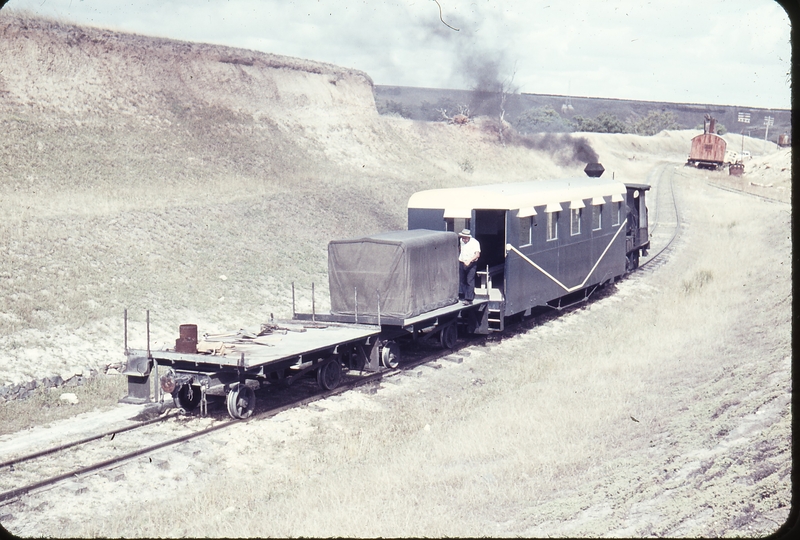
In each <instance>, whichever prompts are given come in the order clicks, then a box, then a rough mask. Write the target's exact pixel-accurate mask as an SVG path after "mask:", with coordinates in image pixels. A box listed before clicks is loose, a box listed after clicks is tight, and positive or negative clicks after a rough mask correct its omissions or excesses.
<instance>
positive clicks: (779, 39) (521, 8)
mask: <svg viewBox="0 0 800 540" xmlns="http://www.w3.org/2000/svg"><path fill="white" fill-rule="evenodd" d="M438 3H439V4H440V5H441V9H442V12H441V19H440V13H439V6H437V3H436V2H434V1H433V0H394V1H381V0H371V1H369V2H365V1H363V0H209V1H206V2H196V1H193V0H163V1H151V0H137V1H136V2H130V1H129V0H84V1H79V0H44V1H43V0H11V1H10V2H9V3H8V4H7V6H6V8H4V9H8V8H27V9H28V10H30V11H32V12H33V13H40V14H43V15H48V16H57V17H61V18H63V19H65V20H67V21H71V22H75V23H78V24H88V25H94V26H102V27H107V28H111V29H116V30H123V31H127V32H136V33H141V34H146V35H154V36H159V37H172V38H175V39H181V40H189V41H198V42H207V43H217V44H226V45H232V46H236V47H246V48H257V49H258V50H263V51H266V52H271V53H275V54H284V55H289V56H296V57H301V58H308V59H312V60H318V61H322V62H329V63H334V64H338V65H342V66H346V67H352V68H356V69H360V70H363V71H366V72H367V73H368V74H369V75H370V76H371V77H372V79H373V80H374V81H375V82H376V84H391V85H405V86H422V87H439V88H475V87H481V88H482V87H485V86H491V84H492V83H496V82H498V81H502V80H505V79H508V78H509V77H510V76H511V75H512V74H514V83H515V84H516V85H518V86H519V87H520V88H521V90H522V91H524V92H531V93H555V94H565V93H567V92H571V93H572V94H574V95H585V96H600V97H612V98H624V99H639V100H658V101H691V102H700V103H721V104H741V105H751V106H766V107H783V108H788V107H790V89H789V85H788V82H787V80H786V73H787V72H788V71H789V69H790V68H789V65H790V59H791V49H790V44H789V33H790V25H789V20H788V17H787V16H786V14H785V13H784V12H783V10H782V8H781V7H780V6H779V5H778V4H777V3H775V2H774V1H773V0H704V1H702V2H698V1H696V0H670V1H669V2H662V1H657V0H651V1H649V2H648V1H642V0H615V1H614V2H598V1H596V0H570V1H566V2H565V1H558V2H557V1H553V0H504V1H502V2H501V1H495V0H471V1H469V2H464V1H456V0H438ZM442 19H443V20H444V21H445V22H446V23H447V24H449V25H451V26H453V27H455V28H458V31H455V30H453V29H451V28H448V26H446V25H445V24H444V23H443V22H442ZM736 81H738V83H737V82H736Z"/></svg>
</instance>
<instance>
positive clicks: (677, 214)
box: [639, 168, 682, 268]
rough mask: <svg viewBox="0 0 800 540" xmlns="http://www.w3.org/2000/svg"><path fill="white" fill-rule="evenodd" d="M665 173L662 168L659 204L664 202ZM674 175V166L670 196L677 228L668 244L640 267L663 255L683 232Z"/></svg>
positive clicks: (671, 174)
mask: <svg viewBox="0 0 800 540" xmlns="http://www.w3.org/2000/svg"><path fill="white" fill-rule="evenodd" d="M663 175H664V170H663V169H662V172H661V174H660V175H659V188H658V189H659V197H658V205H659V206H660V205H661V203H662V200H661V177H663ZM674 175H675V170H674V168H672V169H670V175H669V193H670V196H671V197H672V209H673V210H674V211H675V230H674V231H673V232H672V237H671V238H670V239H669V241H667V243H666V245H664V247H662V248H661V249H660V250H658V251H657V252H656V253H655V254H654V255H651V256H650V258H649V259H647V260H646V261H645V262H643V263H642V264H640V265H639V268H644V267H645V266H647V265H648V264H650V263H651V262H653V261H655V260H656V259H658V258H659V256H661V254H662V253H664V252H665V251H666V250H667V249H668V248H669V247H670V246H671V245H672V243H673V242H674V241H675V239H676V238H677V237H678V234H680V232H681V228H682V223H681V215H680V212H679V211H678V200H677V199H676V197H675V183H674V181H673V176H674ZM658 223H659V222H658V221H657V222H656V224H658ZM653 229H654V230H655V227H653Z"/></svg>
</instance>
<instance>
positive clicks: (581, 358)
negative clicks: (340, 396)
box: [72, 177, 791, 537]
mask: <svg viewBox="0 0 800 540" xmlns="http://www.w3.org/2000/svg"><path fill="white" fill-rule="evenodd" d="M691 181H693V180H692V179H689V178H686V177H684V178H683V179H682V180H681V182H682V183H683V189H687V190H690V191H693V190H692V188H691V186H690V182H691ZM697 195H698V194H697V193H695V194H694V196H695V197H696V196H697ZM706 197H707V196H706ZM708 201H709V199H708V198H704V199H703V200H702V201H700V202H696V203H694V204H692V202H691V200H689V199H688V198H687V199H686V200H685V203H686V204H687V205H689V211H690V212H692V213H694V219H693V221H692V225H691V228H690V230H689V231H688V233H687V235H688V236H689V238H690V239H691V240H689V239H686V240H685V243H684V245H683V247H682V248H681V250H680V253H679V254H677V255H675V256H674V260H673V261H672V262H671V264H670V265H668V266H666V267H663V269H662V270H660V271H659V272H658V273H657V274H654V275H651V276H647V277H641V276H637V277H634V278H631V279H629V280H628V281H626V282H624V283H623V284H621V285H620V286H619V289H620V290H619V291H618V292H617V294H614V295H611V296H609V297H607V298H604V299H602V300H600V301H598V302H596V303H594V304H592V305H591V306H589V307H587V308H585V309H583V310H580V311H579V312H576V313H573V314H570V315H568V316H565V317H563V318H560V319H557V320H555V321H551V322H548V323H546V324H545V325H543V326H541V327H534V328H532V329H531V330H530V331H528V332H527V333H523V334H518V335H515V336H513V337H510V338H507V339H504V340H503V341H502V342H499V343H493V344H489V345H488V346H486V347H485V348H481V349H474V350H473V351H472V354H471V355H470V356H469V357H467V358H466V361H465V363H464V364H460V365H449V364H448V365H447V369H442V370H430V369H427V370H426V368H419V370H420V371H422V372H423V375H422V377H421V378H415V377H411V378H409V379H408V381H407V382H405V383H404V382H402V381H401V382H388V383H384V385H383V387H382V388H381V389H380V390H378V392H377V393H376V394H374V395H370V394H369V393H367V394H364V395H362V396H361V397H351V398H349V399H350V400H351V401H350V402H348V401H347V399H344V400H343V401H344V403H343V404H340V405H338V406H331V407H332V410H328V411H323V412H320V411H319V410H317V411H316V412H314V411H307V410H306V411H294V412H292V413H288V416H289V417H290V418H288V419H287V420H285V422H286V423H289V424H291V425H293V426H296V427H295V428H293V431H292V432H291V433H292V435H291V438H290V437H289V436H287V435H288V434H287V433H286V432H285V431H284V432H282V433H281V432H280V431H279V430H281V427H280V426H282V425H285V424H282V423H280V422H276V421H270V422H259V423H258V424H251V425H248V426H247V427H246V428H243V430H242V433H241V434H240V436H241V439H242V440H239V441H236V442H234V441H229V444H231V445H233V447H232V448H231V450H230V451H231V455H236V460H237V461H238V462H240V463H242V464H243V465H242V466H238V467H237V466H235V465H233V464H231V465H230V466H229V467H228V468H225V469H224V470H219V471H215V472H212V473H211V474H210V475H209V476H208V477H207V478H205V479H202V480H198V481H197V482H194V483H192V489H193V490H194V493H195V495H186V496H184V497H182V498H181V500H177V501H173V502H172V503H171V504H170V505H169V506H168V507H161V506H159V505H156V506H155V507H154V506H153V505H152V503H151V500H150V498H149V497H148V496H147V495H146V494H142V497H144V498H145V500H144V501H142V502H140V503H136V504H134V505H133V506H132V507H130V508H129V509H127V510H126V513H123V514H122V515H121V516H120V517H122V518H123V519H122V520H120V521H118V522H116V525H115V524H105V523H104V524H103V527H104V528H103V531H104V533H105V534H110V535H111V536H116V535H131V534H132V535H135V536H150V535H164V534H166V535H167V536H185V535H189V536H191V535H197V534H203V535H209V536H340V535H341V536H355V537H361V536H433V537H440V536H475V535H478V536H482V535H490V536H494V535H500V536H505V535H522V536H528V535H530V534H532V533H530V531H531V530H537V531H538V533H539V534H541V532H542V531H545V532H546V531H548V530H550V531H552V533H553V534H557V535H561V534H568V533H567V532H566V531H567V529H563V528H558V527H559V526H558V525H555V524H554V525H551V528H550V529H548V528H547V526H544V529H535V527H536V526H537V524H541V523H543V522H547V520H548V519H552V520H556V522H560V523H568V522H570V521H571V520H572V521H573V522H577V523H580V520H579V519H577V517H578V515H579V514H580V511H581V510H583V509H586V508H587V507H588V506H590V505H596V504H598V501H597V498H598V497H601V496H602V497H603V499H602V500H603V501H605V502H606V503H608V502H611V503H613V504H615V505H619V504H621V503H622V501H624V500H626V499H627V500H630V501H631V504H634V502H635V501H638V500H647V501H651V502H650V503H648V504H656V506H657V508H658V509H659V510H658V511H659V512H666V513H667V517H664V518H662V519H659V518H658V515H659V514H658V512H655V513H653V514H652V515H650V516H649V517H647V516H645V517H644V518H643V519H642V523H644V524H645V525H640V526H639V529H637V530H636V531H629V533H630V534H634V535H638V534H642V531H646V530H650V531H651V532H650V533H649V534H657V535H662V534H666V535H669V534H670V530H679V529H676V527H679V526H680V524H681V523H682V521H681V519H680V518H678V519H675V518H674V517H672V516H680V515H691V514H692V512H693V506H694V505H701V504H703V501H712V500H713V503H712V504H714V508H715V509H716V513H715V516H717V517H718V518H719V519H722V520H723V522H725V521H724V520H726V519H727V520H729V521H727V522H725V523H726V525H720V526H719V527H720V528H718V529H717V528H714V526H712V525H710V524H705V525H703V526H700V527H699V528H697V529H690V530H689V531H688V534H690V535H694V534H704V532H703V531H705V532H706V533H708V532H709V531H713V532H714V534H717V533H722V534H725V531H736V530H738V531H746V530H747V529H746V526H747V525H748V524H752V522H753V519H754V518H753V516H755V515H757V514H759V513H764V512H767V511H770V510H774V509H775V508H776V506H775V505H776V504H788V500H789V499H788V498H789V491H788V489H787V488H785V487H784V488H781V487H780V482H779V480H778V479H779V478H780V475H785V474H787V471H788V470H790V467H791V465H790V462H789V461H788V460H787V459H788V455H787V454H786V453H785V452H786V450H785V449H784V450H783V452H784V454H783V456H784V458H783V459H784V461H783V462H782V464H781V465H776V464H775V463H774V462H769V463H762V464H760V465H759V458H758V456H757V455H752V449H748V448H745V449H744V454H729V455H726V456H725V457H724V458H723V459H722V460H720V459H713V458H711V459H706V461H704V464H705V465H703V466H701V468H700V469H699V470H698V472H697V473H695V480H694V482H695V483H694V484H692V483H689V484H684V485H682V486H678V487H676V488H674V489H677V490H678V491H675V492H674V493H679V494H680V495H679V496H677V498H678V499H679V500H683V501H684V502H683V503H680V502H679V501H678V500H675V497H670V498H669V499H668V500H667V501H664V500H662V499H660V496H661V492H660V491H658V487H657V486H658V484H652V483H651V482H652V478H653V477H656V478H658V475H659V474H662V475H663V473H660V471H661V469H662V468H664V467H669V464H670V463H673V462H676V460H677V461H680V460H681V459H682V458H681V455H682V454H683V453H690V452H691V451H692V449H697V448H712V447H714V445H715V444H716V443H717V441H718V439H717V437H714V436H713V433H719V429H720V427H723V428H724V426H729V428H728V429H730V428H733V427H734V426H736V425H737V419H738V418H740V417H741V415H742V414H743V409H744V407H745V406H751V407H752V406H753V404H752V403H750V404H747V401H748V395H752V392H753V391H755V390H757V389H758V387H759V386H761V385H762V384H763V381H764V377H765V376H766V374H768V373H771V372H772V370H774V367H775V366H776V365H777V364H778V363H779V360H780V359H781V358H782V357H783V356H784V355H786V354H787V352H788V351H789V350H790V348H789V335H788V330H786V329H788V326H787V324H788V318H789V315H790V313H789V311H788V309H786V307H784V308H781V309H780V310H779V311H777V312H775V313H774V314H771V313H761V314H757V315H755V316H754V315H753V314H752V313H751V312H749V311H748V309H747V303H748V302H750V301H751V300H752V298H753V294H755V295H756V296H759V297H760V298H762V300H764V301H767V300H768V298H771V299H773V300H774V299H775V297H776V296H779V295H776V294H774V293H772V294H771V295H770V294H769V288H770V286H769V285H768V284H765V283H758V282H757V281H754V280H753V279H752V276H754V275H759V274H762V273H763V272H764V271H765V269H768V268H771V265H772V264H773V263H774V260H771V259H773V258H776V259H777V258H779V256H780V254H778V253H776V254H775V255H774V256H773V257H767V258H766V259H765V258H764V257H758V254H759V253H762V251H761V248H760V245H761V243H760V242H762V241H764V240H765V239H766V238H767V237H769V236H770V235H771V234H772V233H773V232H774V231H773V230H770V229H769V228H765V227H762V226H759V225H757V224H758V223H759V221H760V220H766V221H767V222H768V223H769V227H773V226H774V227H781V226H785V224H783V225H782V224H781V217H780V215H779V214H778V215H776V213H775V211H774V210H771V209H765V208H763V206H762V207H761V208H762V210H763V211H762V212H758V213H756V214H752V213H751V214H750V216H749V217H747V216H748V212H747V210H748V209H749V210H752V208H753V205H752V202H751V201H749V200H747V199H736V198H728V199H726V200H725V204H724V205H720V206H719V207H717V208H716V209H715V210H714V215H710V214H709V213H708V207H707V206H705V207H704V206H703V205H704V204H705V203H707V202H708ZM734 219H735V220H736V223H735V224H734V225H732V223H733V220H734ZM712 276H713V277H712ZM783 276H784V279H785V278H786V277H788V274H787V271H784V272H783ZM743 284H747V285H749V286H754V287H757V288H758V289H759V290H758V291H756V292H755V293H754V292H749V291H748V292H743V290H742V289H743ZM762 295H766V296H762ZM653 306H658V308H657V309H653ZM773 316H778V318H779V320H777V321H776V320H774V319H773ZM745 320H747V321H748V327H749V328H751V329H754V328H755V327H756V325H763V324H773V323H778V324H779V326H778V328H781V329H784V330H782V331H780V332H778V333H776V334H773V335H772V336H769V337H766V340H765V341H764V342H763V343H754V342H753V341H752V340H749V345H750V346H751V351H752V353H753V354H756V355H763V356H761V360H760V361H761V362H763V364H762V366H761V367H754V366H751V367H749V368H745V369H748V370H749V371H750V374H751V376H752V379H749V380H748V379H746V378H745V379H742V381H741V382H740V383H739V384H737V385H731V384H725V380H724V379H722V380H720V377H724V375H725V373H726V372H727V371H730V370H735V371H736V372H738V371H739V370H740V369H742V368H743V367H744V366H742V364H741V361H740V359H739V358H738V355H737V354H736V353H737V351H739V350H740V347H741V346H743V345H744V343H743V340H747V339H748V338H747V337H746V336H745V335H743V334H742V332H741V328H742V325H743V323H744V321H745ZM632 330H635V331H632ZM709 337H713V339H709ZM775 347H777V348H775ZM444 363H445V364H447V362H444ZM401 379H405V378H401ZM693 392H700V393H701V394H702V398H700V397H699V396H697V395H692V393H693ZM367 396H369V397H367ZM734 397H736V398H737V399H733V398H734ZM723 398H724V399H725V400H726V404H727V405H726V406H725V407H723V408H722V409H715V410H714V414H711V412H707V411H709V409H708V407H709V406H711V405H712V403H720V402H721V401H722V399H723ZM717 400H719V401H717ZM743 402H744V403H745V405H742V403H743ZM365 404H366V406H365ZM756 406H758V404H756ZM342 408H343V409H342ZM785 414H786V416H784V417H783V420H781V423H780V425H782V426H783V428H782V429H774V428H773V429H772V430H771V433H769V434H766V435H765V437H766V440H769V441H774V442H775V443H776V444H780V443H779V442H778V441H780V440H782V439H783V437H785V436H786V435H787V434H788V432H787V431H786V430H787V429H788V419H789V416H788V411H787V412H786V413H785ZM634 419H635V420H634ZM777 425H778V424H776V427H777ZM714 426H716V427H715V428H714ZM295 429H296V431H295ZM713 429H716V430H717V431H713ZM276 431H278V432H277V433H276ZM710 435H711V436H710ZM664 436H666V437H667V438H668V439H669V438H670V437H672V438H673V442H672V443H669V442H668V441H667V442H666V443H665V444H664V445H659V444H656V443H655V442H654V441H658V440H659V439H661V438H663V437H664ZM773 437H774V439H773ZM654 448H657V450H658V453H654ZM726 460H727V461H726ZM248 463H261V464H262V465H261V466H260V467H259V469H258V471H257V472H255V471H249V470H248V466H247V465H246V464H248ZM725 463H728V465H725ZM730 464H738V465H736V466H735V467H734V468H733V469H731V471H729V472H728V473H726V472H725V471H727V470H728V468H730ZM720 467H722V468H720ZM664 470H665V471H666V470H667V469H666V468H664ZM759 471H760V472H759ZM720 474H722V475H725V474H733V475H734V476H725V478H726V481H725V485H726V486H729V487H728V488H727V489H732V490H733V491H734V493H737V495H734V498H728V499H725V500H722V499H719V497H720V494H719V490H718V489H717V488H715V487H713V486H715V485H716V483H717V482H716V481H715V480H713V479H714V478H716V477H717V476H719V475H720ZM737 475H738V477H739V478H750V477H751V476H752V475H755V476H758V477H759V478H760V480H763V481H764V485H770V486H773V485H774V486H776V487H774V488H771V489H773V490H774V491H773V492H772V495H771V496H769V495H768V496H767V498H766V499H757V498H756V497H755V496H754V495H753V493H754V492H753V491H752V490H753V489H755V488H753V487H752V486H747V487H734V486H741V485H742V484H738V483H736V482H735V480H734V479H735V478H736V477H737ZM784 477H785V476H784ZM617 479H619V482H618V483H617V484H616V486H615V487H613V489H617V490H621V491H612V492H608V491H607V490H608V489H612V488H611V487H609V484H610V483H611V482H613V481H616V480H617ZM663 482H665V483H668V482H669V479H668V478H665V479H664V480H663ZM732 482H733V483H732ZM776 482H778V483H777V484H776ZM610 485H611V486H614V485H615V484H613V483H611V484H610ZM591 486H594V487H591ZM662 489H663V487H662ZM603 493H605V494H604V495H603ZM578 497H581V498H579V499H578V500H579V501H581V502H577V501H576V500H575V499H576V498H578ZM681 497H685V498H684V499H681ZM735 497H741V500H742V502H741V504H740V503H739V502H738V500H739V499H735ZM734 499H735V500H734ZM654 501H656V502H654ZM669 501H672V502H669ZM781 501H783V502H782V503H781ZM576 505H577V506H576ZM748 505H749V506H748ZM756 505H757V507H756ZM208 508H215V509H221V510H222V512H221V513H218V512H216V511H214V512H209V511H208ZM145 511H147V512H148V515H149V516H150V519H149V520H148V521H147V522H141V521H138V522H137V521H135V516H137V515H141V513H142V512H145ZM239 514H246V515H247V516H248V519H247V520H235V519H229V516H233V515H239ZM175 515H191V516H192V520H191V522H187V521H179V522H176V521H175V520H174V517H173V516H175ZM619 515H620V514H619V513H616V514H614V513H612V517H610V518H608V519H607V520H606V521H605V523H603V524H602V525H599V526H598V525H594V526H592V525H589V524H587V525H585V526H584V527H586V528H580V527H578V528H577V529H575V530H573V531H572V532H571V533H569V534H576V535H578V536H584V535H589V536H595V535H596V534H602V532H603V531H610V530H615V529H619V528H620V527H622V526H623V525H624V522H623V521H622V520H620V517H618V516H619ZM623 515H624V514H623ZM745 515H748V516H751V517H750V518H747V519H744V518H743V517H742V516H745ZM726 516H727V517H726ZM125 518H127V519H125ZM132 523H136V524H135V525H132ZM167 523H169V525H167ZM648 523H649V525H646V524H648ZM107 526H110V528H105V527H107ZM96 527H97V524H84V525H80V526H77V527H76V528H75V529H74V530H73V531H72V532H73V533H74V534H76V535H81V536H82V535H90V536H91V535H94V534H97V532H98V529H97V528H96ZM531 527H534V528H533V529H531ZM598 527H599V528H598ZM648 527H649V528H648ZM726 527H729V528H726ZM671 528H672V529H671ZM637 531H638V532H637ZM645 534H648V533H646V532H645ZM537 535H538V534H537Z"/></svg>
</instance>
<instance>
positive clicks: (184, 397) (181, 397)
mask: <svg viewBox="0 0 800 540" xmlns="http://www.w3.org/2000/svg"><path fill="white" fill-rule="evenodd" d="M200 397H201V396H200V389H199V388H198V389H194V388H192V385H191V384H184V385H181V387H180V388H178V390H177V391H176V392H175V393H174V394H172V400H173V401H174V402H175V406H176V407H178V408H179V409H183V410H184V411H186V412H189V411H192V410H194V409H195V407H197V405H198V404H199V403H200Z"/></svg>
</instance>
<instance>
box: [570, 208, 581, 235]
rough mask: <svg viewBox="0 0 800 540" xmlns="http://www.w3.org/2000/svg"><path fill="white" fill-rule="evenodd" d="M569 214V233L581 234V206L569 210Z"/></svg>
mask: <svg viewBox="0 0 800 540" xmlns="http://www.w3.org/2000/svg"><path fill="white" fill-rule="evenodd" d="M570 214H571V216H572V219H571V220H570V234H571V235H573V236H575V235H576V234H581V215H582V214H583V208H573V209H572V210H570Z"/></svg>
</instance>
